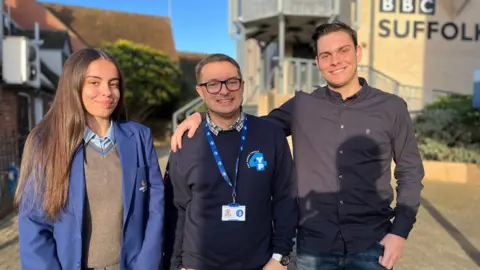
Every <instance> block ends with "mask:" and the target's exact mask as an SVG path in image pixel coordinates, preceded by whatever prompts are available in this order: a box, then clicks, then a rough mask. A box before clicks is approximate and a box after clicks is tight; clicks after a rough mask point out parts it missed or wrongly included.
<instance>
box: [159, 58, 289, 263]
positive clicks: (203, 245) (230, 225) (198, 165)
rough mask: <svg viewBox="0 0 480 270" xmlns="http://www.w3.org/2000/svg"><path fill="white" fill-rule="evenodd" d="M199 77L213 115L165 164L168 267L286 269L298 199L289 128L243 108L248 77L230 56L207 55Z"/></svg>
mask: <svg viewBox="0 0 480 270" xmlns="http://www.w3.org/2000/svg"><path fill="white" fill-rule="evenodd" d="M196 76H197V82H198V85H197V87H196V89H197V92H198V94H199V95H200V96H201V97H202V99H203V100H204V101H205V104H206V106H207V108H208V114H207V116H206V120H205V121H204V122H203V123H202V125H201V127H200V129H199V132H198V133H197V134H195V136H193V138H192V139H191V140H188V142H186V143H185V145H184V147H183V148H182V150H180V151H178V152H176V153H172V154H171V155H170V158H169V162H168V165H167V170H166V175H165V178H164V179H165V189H166V194H165V198H166V230H167V231H166V257H167V258H166V260H165V261H168V262H169V263H170V265H169V266H167V267H169V268H170V269H195V270H229V269H238V270H254V269H255V270H259V269H266V270H269V269H270V270H275V269H278V270H280V269H285V270H286V269H287V265H288V262H289V254H290V252H291V250H292V248H293V245H294V242H293V239H294V237H295V229H296V225H297V222H298V209H297V208H298V205H297V199H296V198H297V183H296V180H295V172H294V167H293V161H292V156H291V153H290V148H289V147H288V143H287V141H286V138H285V135H284V132H283V131H282V130H281V129H280V128H279V127H278V126H276V125H274V124H273V123H270V122H268V121H266V120H263V119H260V118H257V117H254V116H252V115H248V114H246V113H244V112H243V111H242V108H241V104H242V100H243V98H242V96H243V86H244V82H243V80H242V74H241V71H240V68H239V66H238V64H237V62H236V61H235V60H234V59H232V58H231V57H229V56H226V55H223V54H213V55H209V56H207V57H205V58H204V59H203V60H202V61H200V62H199V64H198V65H197V68H196Z"/></svg>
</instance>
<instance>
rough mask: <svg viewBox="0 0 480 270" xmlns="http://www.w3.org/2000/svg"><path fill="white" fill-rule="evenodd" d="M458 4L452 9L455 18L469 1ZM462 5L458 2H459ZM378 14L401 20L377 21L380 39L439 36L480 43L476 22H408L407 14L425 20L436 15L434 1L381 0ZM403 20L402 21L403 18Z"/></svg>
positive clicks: (479, 33)
mask: <svg viewBox="0 0 480 270" xmlns="http://www.w3.org/2000/svg"><path fill="white" fill-rule="evenodd" d="M451 1H459V3H458V4H461V5H457V6H455V7H453V6H452V10H449V12H451V13H453V14H452V15H453V16H454V17H456V16H458V15H460V13H461V12H462V10H463V9H465V6H466V5H468V4H469V2H470V1H465V0H463V1H462V0H451ZM460 2H461V3H460ZM379 8H380V10H379V11H380V13H381V14H387V13H397V14H399V16H396V17H397V18H401V20H398V19H395V20H389V19H380V21H379V22H378V29H379V32H378V35H379V36H380V37H383V38H389V37H396V38H400V39H401V38H407V37H411V38H414V39H425V38H426V39H432V38H433V37H435V36H439V37H441V38H442V39H444V40H447V41H451V40H460V41H465V42H477V41H479V40H480V25H479V24H478V23H476V24H474V23H465V22H461V23H457V22H453V21H443V22H440V21H433V20H426V21H424V20H422V21H416V20H409V19H408V18H409V15H412V14H421V15H426V16H427V18H428V17H430V16H432V17H433V16H434V15H435V14H436V12H437V8H438V3H437V0H380V7H379ZM400 15H403V16H404V18H402V17H403V16H400Z"/></svg>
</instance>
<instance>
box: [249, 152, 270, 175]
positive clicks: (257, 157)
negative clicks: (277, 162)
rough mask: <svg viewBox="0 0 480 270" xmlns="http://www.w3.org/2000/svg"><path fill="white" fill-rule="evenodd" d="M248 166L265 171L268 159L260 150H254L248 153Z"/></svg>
mask: <svg viewBox="0 0 480 270" xmlns="http://www.w3.org/2000/svg"><path fill="white" fill-rule="evenodd" d="M247 166H248V168H256V169H257V171H264V170H265V168H266V167H267V161H265V159H264V157H263V154H262V153H261V152H260V151H253V152H251V153H250V154H249V155H248V158H247Z"/></svg>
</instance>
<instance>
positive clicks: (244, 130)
mask: <svg viewBox="0 0 480 270" xmlns="http://www.w3.org/2000/svg"><path fill="white" fill-rule="evenodd" d="M205 133H206V135H207V140H208V144H209V145H210V148H211V149H212V154H213V157H214V158H215V161H216V163H217V166H218V170H220V173H221V174H222V176H223V179H225V182H227V184H228V185H229V186H231V187H232V198H233V203H235V197H236V196H237V193H236V191H235V188H236V186H237V181H238V163H239V161H240V156H241V155H242V151H243V146H244V145H245V139H246V138H247V116H246V115H245V119H244V120H243V128H242V134H241V139H240V152H239V153H238V157H237V163H236V164H235V183H233V184H232V181H230V178H229V177H228V175H227V171H226V170H225V166H223V162H222V159H221V158H220V154H219V153H218V150H217V146H216V145H215V142H214V141H213V137H212V133H211V132H210V129H209V127H208V123H205Z"/></svg>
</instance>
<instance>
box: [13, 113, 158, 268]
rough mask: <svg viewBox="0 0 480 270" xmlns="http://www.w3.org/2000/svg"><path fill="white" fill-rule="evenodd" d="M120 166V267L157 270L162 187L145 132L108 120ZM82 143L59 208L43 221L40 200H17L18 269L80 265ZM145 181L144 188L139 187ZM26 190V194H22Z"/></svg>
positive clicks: (123, 123)
mask: <svg viewBox="0 0 480 270" xmlns="http://www.w3.org/2000/svg"><path fill="white" fill-rule="evenodd" d="M114 128H115V129H114V132H115V137H116V143H117V147H118V151H119V155H120V161H121V164H122V185H123V186H122V199H123V205H124V213H123V239H122V240H123V241H122V249H121V259H120V266H121V268H120V269H122V270H130V269H135V270H137V269H139V270H140V269H141V270H159V269H161V266H162V254H163V223H164V222H163V219H164V196H163V194H164V187H163V180H162V176H161V173H160V167H159V164H158V158H157V154H156V152H155V148H154V146H153V142H152V137H151V134H150V130H149V129H148V128H147V127H145V126H142V125H140V124H136V123H133V122H114ZM83 148H84V146H83V144H82V145H81V146H79V148H78V150H77V151H76V153H75V155H74V157H73V163H72V168H71V171H70V188H69V191H68V202H67V206H66V209H65V211H62V212H61V214H60V216H59V218H58V219H57V220H56V221H53V222H52V221H49V220H46V219H45V217H44V214H43V213H42V209H41V206H40V205H41V202H38V201H37V202H34V203H32V204H31V205H33V207H31V206H30V207H27V205H30V204H28V203H26V202H27V201H29V199H28V198H31V197H30V196H27V197H26V198H27V199H25V201H22V202H20V206H19V215H18V231H19V242H20V262H21V268H22V269H23V270H30V269H31V270H43V269H45V270H57V269H59V270H60V269H64V270H73V269H81V267H82V226H83V224H82V223H83V205H84V200H85V175H84V168H83V167H84V154H83V153H84V151H83ZM142 180H144V181H146V182H147V187H148V188H147V190H146V191H145V190H144V189H143V188H142ZM26 194H28V193H26Z"/></svg>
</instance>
